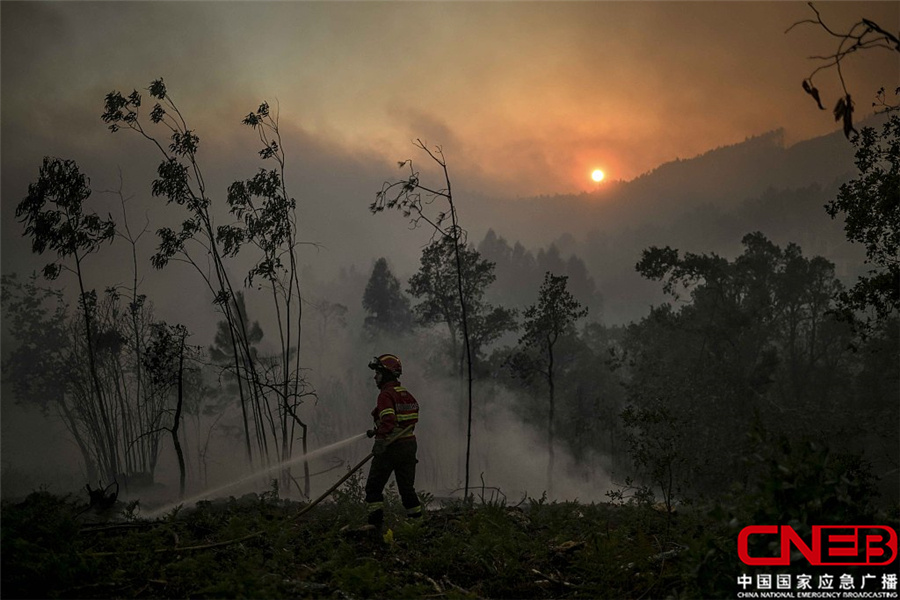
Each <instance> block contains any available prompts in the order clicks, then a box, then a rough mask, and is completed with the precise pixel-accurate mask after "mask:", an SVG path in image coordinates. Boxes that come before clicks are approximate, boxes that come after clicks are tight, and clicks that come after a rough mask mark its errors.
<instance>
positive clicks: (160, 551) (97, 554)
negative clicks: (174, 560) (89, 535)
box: [84, 531, 266, 557]
mask: <svg viewBox="0 0 900 600" xmlns="http://www.w3.org/2000/svg"><path fill="white" fill-rule="evenodd" d="M265 533H266V532H265V531H257V532H255V533H251V534H249V535H245V536H243V537H239V538H235V539H233V540H226V541H224V542H215V543H213V544H202V545H200V546H184V547H182V548H157V549H156V550H153V553H154V554H166V553H168V552H192V551H194V550H209V549H211V548H224V547H225V546H230V545H232V544H238V543H240V542H245V541H247V540H250V539H253V538H255V537H259V536H261V535H265ZM143 553H144V551H143V550H124V551H121V552H85V553H84V556H94V557H100V556H123V555H134V554H143Z"/></svg>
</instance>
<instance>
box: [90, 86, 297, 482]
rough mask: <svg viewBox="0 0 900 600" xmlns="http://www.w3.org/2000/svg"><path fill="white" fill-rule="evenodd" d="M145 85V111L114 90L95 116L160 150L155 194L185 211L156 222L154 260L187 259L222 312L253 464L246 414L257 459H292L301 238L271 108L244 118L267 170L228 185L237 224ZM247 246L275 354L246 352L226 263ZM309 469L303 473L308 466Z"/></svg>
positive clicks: (137, 99) (154, 91)
mask: <svg viewBox="0 0 900 600" xmlns="http://www.w3.org/2000/svg"><path fill="white" fill-rule="evenodd" d="M148 91H149V94H150V96H151V97H152V98H154V99H155V104H154V106H153V108H152V110H151V111H150V113H149V116H148V117H143V116H142V115H141V107H142V97H141V94H140V93H139V92H138V91H136V90H135V91H133V92H132V93H131V94H129V95H128V96H124V95H123V94H122V93H120V92H117V91H114V92H110V93H109V94H107V96H106V101H105V111H104V113H103V115H102V118H103V120H104V121H105V122H107V123H109V124H110V129H111V130H112V131H113V132H115V131H119V130H120V129H123V128H125V129H129V130H131V131H134V132H136V133H138V134H139V135H141V136H142V137H143V138H145V139H146V140H148V141H149V142H151V143H152V144H153V145H154V146H155V147H156V148H157V149H158V150H159V152H160V153H161V154H162V156H163V161H162V162H161V163H160V165H159V168H158V178H157V179H156V180H154V182H153V184H152V193H153V195H154V196H159V197H164V198H166V200H167V202H168V203H169V204H176V205H178V206H181V207H183V208H185V209H186V211H187V214H188V218H187V219H186V220H185V221H184V222H183V223H182V226H181V228H180V230H177V231H176V230H173V229H171V228H162V229H160V230H159V231H158V232H157V233H158V235H159V238H160V244H159V248H158V251H157V253H156V254H155V255H154V257H153V260H152V262H153V265H154V266H155V267H156V268H160V269H161V268H163V267H165V266H166V265H167V264H168V263H169V262H171V261H179V262H185V263H187V264H189V265H191V266H192V267H193V269H194V270H195V272H196V273H197V274H198V276H199V277H200V278H201V279H202V280H203V282H204V283H205V285H206V286H207V288H208V289H209V291H210V293H211V295H212V298H213V303H214V304H215V305H216V306H217V307H218V308H219V310H221V311H222V313H223V315H224V317H225V322H226V323H227V325H228V338H229V340H228V342H229V344H230V346H231V359H232V363H233V365H234V373H235V374H236V375H237V382H238V395H239V398H240V402H241V408H242V415H243V425H244V437H245V450H246V453H247V458H248V460H249V461H250V462H251V463H252V462H253V447H252V445H251V439H252V438H251V434H250V427H251V425H250V422H249V421H250V419H251V416H250V415H253V416H252V418H253V419H254V421H255V422H254V427H255V428H256V429H257V431H260V430H263V431H264V434H263V435H262V436H257V442H256V447H257V451H258V453H259V454H260V455H261V460H263V461H265V462H270V461H271V459H272V455H273V454H274V455H275V457H276V458H277V459H279V461H282V462H283V461H285V460H287V459H289V458H290V457H291V455H292V453H293V444H294V440H295V438H296V435H297V429H298V428H299V430H300V440H301V443H302V448H303V453H304V454H305V453H306V451H307V438H308V433H307V425H306V423H304V422H303V421H302V420H301V419H300V417H299V416H298V414H297V407H298V406H299V405H300V404H301V403H302V402H303V400H304V399H305V398H306V397H308V396H310V395H311V394H313V392H312V391H311V389H310V388H309V386H308V384H307V382H306V381H305V380H304V378H303V376H302V371H301V367H300V340H301V330H302V329H301V317H302V304H301V298H300V279H299V262H298V255H297V252H298V247H299V246H300V245H301V244H302V243H303V242H301V241H299V240H298V223H297V218H296V210H295V209H296V201H295V200H294V198H292V197H290V196H289V194H288V192H287V185H286V182H285V165H286V157H285V153H284V149H283V146H282V139H281V134H280V130H279V124H278V114H277V112H276V113H275V114H273V113H272V111H271V110H270V107H269V105H268V104H266V103H263V104H261V105H260V106H259V107H258V108H257V110H255V111H254V112H251V113H250V114H248V115H247V116H246V117H245V118H244V119H243V124H244V125H246V126H248V127H251V128H252V129H253V130H254V131H255V132H256V133H257V135H258V138H259V141H260V142H261V143H262V144H263V147H262V149H261V150H260V151H259V156H260V157H261V158H262V159H263V160H265V161H270V162H273V163H274V167H273V168H272V169H269V170H266V169H260V170H259V171H258V172H257V174H256V175H254V176H253V177H251V178H249V179H246V180H242V181H236V182H234V183H233V184H232V185H231V186H230V187H229V188H228V191H227V205H228V210H229V212H230V213H231V214H232V216H233V217H234V218H235V219H236V221H235V222H234V223H232V224H225V225H216V223H215V220H214V216H213V210H212V200H211V198H210V191H209V189H208V186H207V184H206V182H205V179H204V175H203V170H202V168H201V165H200V162H199V158H198V148H199V143H200V138H199V137H198V135H197V134H196V132H195V131H194V130H192V129H190V128H189V127H188V125H187V122H186V121H185V119H184V116H183V115H182V113H181V111H180V110H179V109H178V107H177V105H176V104H175V102H174V100H173V99H172V97H171V95H170V94H169V92H168V90H167V88H166V86H165V84H164V82H163V80H162V79H158V80H156V81H153V82H152V83H151V84H150V87H149V89H148ZM147 118H149V121H150V124H151V125H154V126H157V127H161V128H162V129H163V130H164V131H166V133H167V134H168V138H169V143H168V144H165V143H164V142H163V141H161V139H160V138H158V137H157V136H156V135H154V134H153V133H152V131H151V130H150V129H148V127H149V126H148V125H145V121H146V119H147ZM245 248H252V249H253V250H254V251H255V252H256V254H257V256H256V258H255V259H254V263H253V265H252V267H251V268H250V269H249V271H248V272H247V275H246V277H245V279H244V285H245V287H247V288H252V287H256V288H257V289H260V290H262V291H264V294H265V295H268V296H269V297H270V298H271V305H270V306H271V307H272V311H271V314H272V315H273V316H274V318H275V322H276V328H277V331H278V334H279V338H278V343H279V352H278V354H277V355H276V356H272V357H261V356H259V355H258V354H257V353H255V352H254V351H253V348H252V344H251V325H250V323H249V322H248V319H247V317H246V314H245V312H243V313H242V311H241V310H240V309H239V307H238V305H237V302H238V300H237V293H236V292H237V291H238V289H239V286H238V285H236V284H235V283H234V282H233V281H232V277H231V274H230V272H229V269H228V268H227V265H226V260H227V259H229V258H232V257H234V256H235V255H237V254H238V253H239V252H240V251H241V250H242V249H245ZM207 263H208V264H207ZM248 405H249V408H250V410H249V411H248ZM306 470H307V475H308V467H306ZM289 476H290V474H289V472H288V471H284V472H283V477H289ZM308 485H309V481H308V476H307V487H308Z"/></svg>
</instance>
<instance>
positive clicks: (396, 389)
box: [372, 381, 419, 440]
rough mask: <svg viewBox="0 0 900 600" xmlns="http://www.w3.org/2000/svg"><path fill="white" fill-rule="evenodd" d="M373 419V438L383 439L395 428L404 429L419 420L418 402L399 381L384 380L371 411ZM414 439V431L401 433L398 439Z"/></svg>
mask: <svg viewBox="0 0 900 600" xmlns="http://www.w3.org/2000/svg"><path fill="white" fill-rule="evenodd" d="M372 418H373V419H374V420H375V439H378V440H383V439H385V438H387V437H389V436H390V435H391V433H392V432H393V431H394V429H395V428H398V427H399V428H400V429H405V428H406V427H408V426H410V425H415V424H416V423H418V422H419V403H418V402H417V401H416V399H415V397H414V396H413V395H412V394H411V393H410V392H409V390H407V389H406V388H405V387H403V386H402V385H400V382H399V381H385V382H384V383H382V384H381V392H379V394H378V401H377V404H376V406H375V409H374V410H373V411H372ZM414 439H416V435H415V431H414V430H413V431H409V432H407V433H405V434H403V436H402V437H400V438H399V440H414Z"/></svg>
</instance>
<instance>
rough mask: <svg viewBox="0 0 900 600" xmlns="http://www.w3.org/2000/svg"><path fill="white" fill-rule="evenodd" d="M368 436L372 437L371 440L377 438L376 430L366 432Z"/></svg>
mask: <svg viewBox="0 0 900 600" xmlns="http://www.w3.org/2000/svg"><path fill="white" fill-rule="evenodd" d="M366 435H367V436H368V437H370V438H371V437H375V430H374V429H370V430H368V431H367V432H366Z"/></svg>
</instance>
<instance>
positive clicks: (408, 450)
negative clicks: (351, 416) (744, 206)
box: [366, 354, 422, 531]
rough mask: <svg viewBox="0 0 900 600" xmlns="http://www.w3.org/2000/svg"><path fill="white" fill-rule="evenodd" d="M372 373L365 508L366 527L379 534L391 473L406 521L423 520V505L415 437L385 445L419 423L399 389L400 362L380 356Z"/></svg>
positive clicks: (412, 399)
mask: <svg viewBox="0 0 900 600" xmlns="http://www.w3.org/2000/svg"><path fill="white" fill-rule="evenodd" d="M369 368H370V369H372V370H373V371H375V385H376V386H377V387H378V389H379V390H381V391H380V392H379V394H378V401H377V404H376V406H375V409H374V410H372V418H373V419H374V420H375V427H374V428H373V429H371V430H369V431H368V432H367V433H368V435H369V437H374V438H375V445H374V446H373V448H372V454H374V455H375V456H374V457H373V459H372V465H371V466H370V468H369V477H368V479H367V480H366V506H367V508H368V511H369V525H371V526H372V527H373V528H374V529H375V530H377V531H381V527H382V524H383V523H384V486H385V485H386V484H387V482H388V479H389V478H390V476H391V473H393V474H394V477H395V478H396V479H397V489H398V491H399V492H400V499H401V500H402V501H403V507H404V508H405V509H406V514H407V517H409V518H414V519H415V518H419V517H421V516H422V503H421V502H419V497H418V496H417V495H416V490H415V487H414V486H415V482H416V463H417V462H419V461H418V460H416V450H417V444H416V435H415V430H414V429H410V430H409V431H407V432H406V433H404V434H402V435H401V436H400V437H399V438H397V439H396V440H394V441H393V442H391V444H390V445H387V444H386V440H387V438H389V437H391V436H392V434H394V433H397V432H399V431H402V430H403V429H404V428H406V427H408V426H410V425H412V426H415V424H416V423H418V421H419V403H418V402H416V399H415V397H413V395H412V394H411V393H409V390H407V389H406V388H405V387H403V386H402V385H400V381H399V379H398V378H399V377H400V374H401V373H402V372H403V368H402V366H401V365H400V359H399V358H397V357H396V356H394V355H393V354H382V355H381V356H378V357H376V358H375V359H374V360H372V362H370V363H369Z"/></svg>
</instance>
